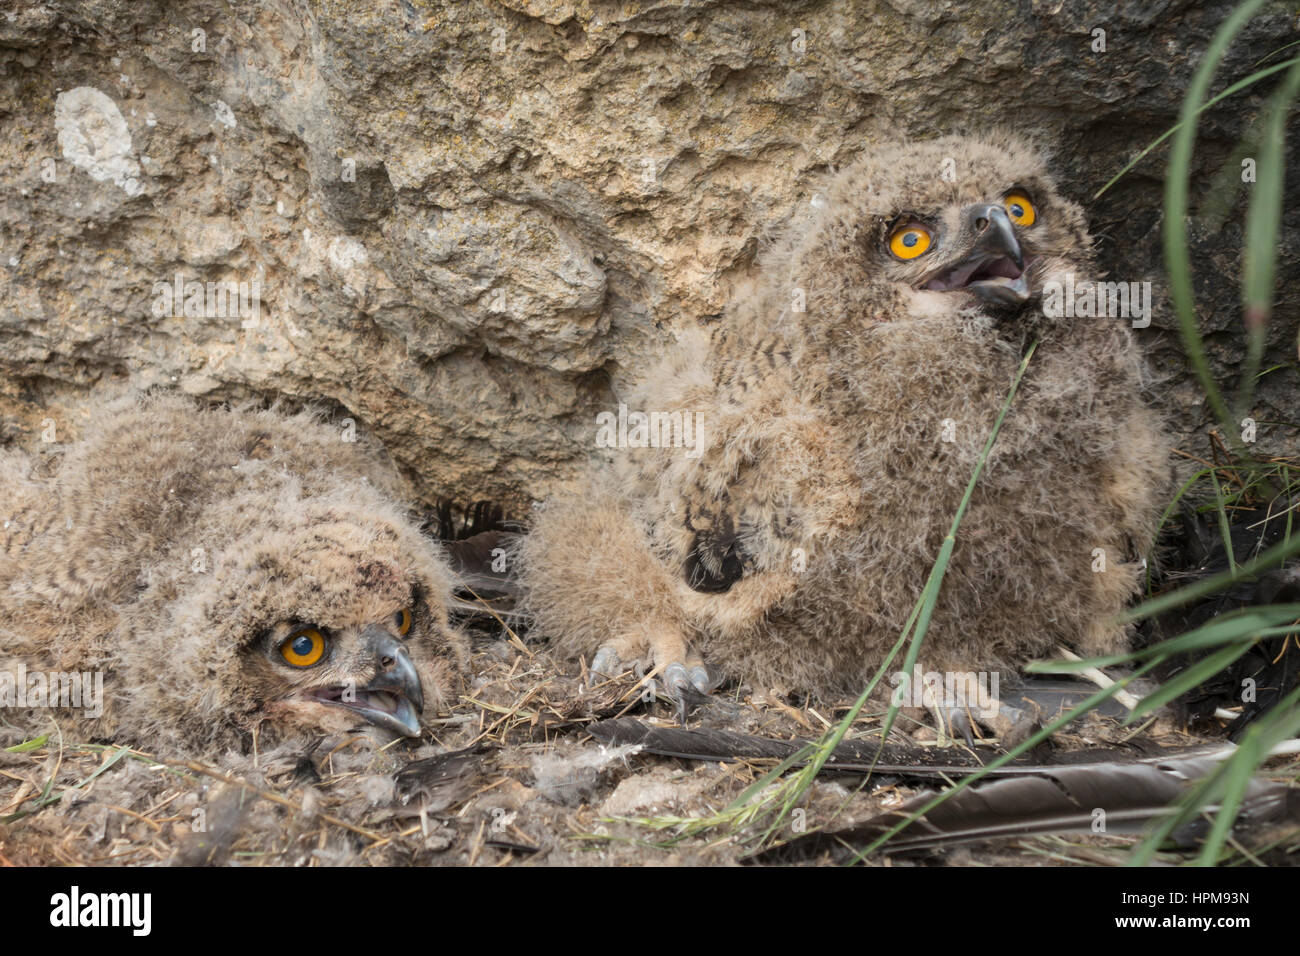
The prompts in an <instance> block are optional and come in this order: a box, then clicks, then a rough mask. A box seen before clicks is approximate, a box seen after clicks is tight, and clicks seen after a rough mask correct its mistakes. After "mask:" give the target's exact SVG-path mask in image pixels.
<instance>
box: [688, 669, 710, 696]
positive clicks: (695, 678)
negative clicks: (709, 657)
mask: <svg viewBox="0 0 1300 956" xmlns="http://www.w3.org/2000/svg"><path fill="white" fill-rule="evenodd" d="M690 679H691V685H692V686H693V687H694V688H695V689H696V690H698V691H699V692H700V693H701V694H707V693H708V692H709V690H710V689H712V687H713V681H711V680H709V672H708V671H707V670H705V669H704V667H703V666H702V665H698V666H696V667H692V668H691V674H690Z"/></svg>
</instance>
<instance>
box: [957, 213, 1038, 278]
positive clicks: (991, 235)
mask: <svg viewBox="0 0 1300 956" xmlns="http://www.w3.org/2000/svg"><path fill="white" fill-rule="evenodd" d="M967 215H968V216H971V217H972V218H973V219H974V220H975V221H974V223H973V225H974V226H975V229H976V231H977V232H979V239H977V240H976V241H975V248H974V250H973V251H974V252H976V253H983V254H984V255H987V256H990V257H991V258H1002V257H1006V258H1007V259H1010V260H1011V261H1012V262H1013V263H1015V266H1016V268H1017V269H1019V270H1020V271H1021V272H1024V270H1025V258H1024V255H1023V254H1022V253H1021V251H1020V240H1018V239H1017V238H1016V230H1015V227H1014V226H1012V225H1011V219H1010V217H1009V216H1007V211H1006V210H1005V209H1003V208H1002V207H1001V206H999V205H997V204H995V203H988V204H987V205H983V206H974V207H972V208H971V209H970V210H968V211H967Z"/></svg>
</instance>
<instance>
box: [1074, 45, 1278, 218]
mask: <svg viewBox="0 0 1300 956" xmlns="http://www.w3.org/2000/svg"><path fill="white" fill-rule="evenodd" d="M1296 63H1300V57H1297V58H1296V59H1293V60H1285V61H1283V62H1282V63H1276V64H1274V65H1273V66H1270V67H1268V68H1267V69H1263V70H1260V71H1258V72H1257V73H1252V74H1251V75H1250V76H1248V77H1246V78H1245V79H1244V80H1238V81H1237V82H1236V83H1233V84H1232V85H1231V86H1229V87H1228V88H1227V89H1226V90H1224V91H1223V92H1222V93H1220V94H1219V95H1218V96H1215V97H1212V98H1211V99H1208V100H1206V101H1205V102H1204V103H1203V104H1201V106H1200V107H1198V108H1197V110H1196V113H1197V115H1199V114H1201V113H1204V112H1205V111H1206V110H1208V109H1209V108H1210V107H1211V106H1214V105H1215V104H1216V103H1218V102H1219V101H1220V100H1224V99H1227V98H1228V97H1229V96H1232V95H1233V94H1234V93H1239V92H1240V91H1242V90H1244V89H1245V88H1246V87H1248V86H1250V85H1251V84H1252V83H1258V82H1259V81H1260V80H1262V79H1264V78H1265V77H1268V76H1272V75H1273V74H1274V73H1279V72H1281V71H1282V70H1285V69H1286V68H1287V67H1289V66H1293V65H1294V64H1296ZM1182 126H1183V124H1182V122H1181V121H1180V122H1178V123H1175V124H1174V125H1173V126H1171V127H1169V129H1167V130H1165V131H1164V132H1163V133H1161V134H1160V135H1159V136H1157V137H1156V138H1155V139H1154V140H1152V141H1151V143H1150V145H1148V146H1147V148H1146V149H1144V150H1142V152H1140V153H1138V154H1137V155H1136V156H1134V157H1133V158H1132V159H1131V160H1130V161H1129V162H1127V163H1125V165H1124V168H1123V169H1121V170H1120V171H1119V172H1117V173H1116V174H1115V175H1114V176H1112V177H1111V179H1110V181H1109V182H1107V183H1106V185H1104V186H1102V187H1101V188H1100V189H1098V190H1097V191H1096V192H1095V193H1093V196H1092V198H1093V199H1100V198H1101V197H1102V194H1103V193H1105V192H1106V190H1108V189H1110V187H1111V186H1114V185H1115V184H1116V183H1117V182H1119V181H1120V180H1121V179H1123V178H1124V176H1125V175H1126V174H1127V173H1128V172H1129V170H1131V169H1132V168H1133V167H1134V166H1136V165H1137V164H1138V163H1140V162H1142V160H1143V159H1145V158H1146V157H1147V155H1148V154H1149V153H1150V152H1151V151H1152V150H1153V149H1155V148H1156V147H1157V146H1159V145H1160V144H1161V143H1163V142H1164V141H1165V140H1167V139H1168V138H1169V137H1170V136H1173V135H1174V133H1176V132H1178V131H1179V130H1180V129H1182Z"/></svg>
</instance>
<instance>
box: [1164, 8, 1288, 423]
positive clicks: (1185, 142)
mask: <svg viewBox="0 0 1300 956" xmlns="http://www.w3.org/2000/svg"><path fill="white" fill-rule="evenodd" d="M1263 4H1264V0H1246V2H1245V3H1243V4H1242V5H1241V6H1239V7H1237V9H1236V10H1234V11H1233V12H1232V14H1231V15H1230V16H1229V17H1228V19H1227V20H1225V21H1224V23H1223V25H1222V26H1220V27H1219V29H1218V31H1217V32H1216V33H1215V35H1214V39H1213V40H1211V41H1210V46H1209V49H1207V50H1206V51H1205V56H1204V58H1203V59H1202V60H1201V64H1200V66H1199V67H1198V68H1197V70H1196V74H1195V75H1194V76H1193V77H1192V82H1191V85H1190V86H1189V87H1188V90H1187V96H1186V97H1184V99H1183V108H1182V113H1181V117H1180V121H1179V122H1180V125H1179V128H1178V130H1177V131H1176V132H1175V133H1174V139H1173V144H1172V145H1171V147H1170V150H1169V166H1168V170H1167V172H1166V175H1165V210H1164V213H1165V214H1164V224H1163V232H1164V253H1165V269H1166V271H1167V272H1168V276H1169V298H1170V300H1171V302H1172V303H1173V306H1174V311H1175V313H1176V314H1177V317H1178V326H1179V330H1180V333H1181V335H1182V339H1183V348H1184V350H1185V351H1186V353H1187V358H1188V360H1189V361H1190V362H1191V365H1192V368H1193V369H1194V370H1195V372H1196V377H1197V379H1198V380H1199V381H1200V383H1201V388H1202V390H1204V392H1205V397H1206V401H1207V402H1208V403H1209V405H1210V407H1211V409H1213V411H1214V415H1215V417H1216V418H1217V419H1218V420H1219V422H1220V423H1221V424H1222V425H1223V426H1224V428H1225V430H1226V434H1227V435H1235V434H1236V431H1235V428H1234V425H1233V421H1232V416H1231V415H1230V414H1229V412H1228V406H1227V405H1226V404H1225V403H1224V400H1223V396H1222V395H1221V394H1220V392H1219V387H1218V385H1216V384H1215V382H1214V378H1213V376H1212V375H1211V374H1210V366H1209V362H1208V361H1207V360H1206V357H1205V346H1204V344H1203V342H1202V341H1201V335H1200V330H1199V328H1198V327H1197V321H1196V300H1195V294H1194V291H1193V287H1192V263H1191V253H1190V251H1189V250H1188V246H1187V200H1188V192H1189V189H1190V181H1191V168H1192V147H1193V145H1194V143H1195V141H1196V117H1197V114H1198V113H1199V112H1200V107H1201V104H1202V102H1203V101H1204V100H1205V94H1206V92H1207V91H1208V90H1209V88H1210V83H1211V81H1212V80H1213V79H1214V73H1215V71H1216V70H1217V69H1218V67H1219V61H1220V60H1222V59H1223V54H1224V52H1225V51H1226V50H1227V48H1228V45H1229V44H1230V43H1231V42H1232V39H1233V37H1235V36H1236V35H1237V33H1238V32H1239V31H1240V30H1241V28H1242V27H1244V26H1245V25H1246V23H1247V21H1249V20H1250V18H1251V17H1253V16H1254V15H1255V14H1256V13H1257V12H1258V11H1259V8H1260V7H1261V6H1263Z"/></svg>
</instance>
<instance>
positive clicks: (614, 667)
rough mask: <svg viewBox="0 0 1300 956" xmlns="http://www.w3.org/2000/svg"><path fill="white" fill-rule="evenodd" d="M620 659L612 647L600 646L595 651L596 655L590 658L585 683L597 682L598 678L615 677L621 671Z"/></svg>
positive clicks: (598, 681)
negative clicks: (588, 671)
mask: <svg viewBox="0 0 1300 956" xmlns="http://www.w3.org/2000/svg"><path fill="white" fill-rule="evenodd" d="M622 664H623V662H622V660H620V658H619V656H618V651H616V650H614V648H612V647H602V648H601V649H600V650H598V651H596V656H595V657H593V658H592V659H591V667H590V668H589V670H590V673H589V674H588V677H587V683H588V684H589V685H590V684H599V683H600V682H601V680H599V679H598V678H600V679H607V678H610V677H617V676H618V675H619V674H621V673H623V667H622Z"/></svg>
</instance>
